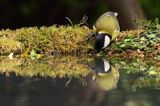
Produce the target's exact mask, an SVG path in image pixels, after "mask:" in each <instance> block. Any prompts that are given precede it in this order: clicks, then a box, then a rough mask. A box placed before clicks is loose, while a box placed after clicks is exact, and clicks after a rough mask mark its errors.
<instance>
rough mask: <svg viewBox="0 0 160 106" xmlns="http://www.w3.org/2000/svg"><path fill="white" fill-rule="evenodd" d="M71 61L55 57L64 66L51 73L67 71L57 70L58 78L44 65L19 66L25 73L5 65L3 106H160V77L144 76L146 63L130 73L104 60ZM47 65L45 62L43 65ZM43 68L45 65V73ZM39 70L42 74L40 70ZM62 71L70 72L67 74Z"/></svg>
mask: <svg viewBox="0 0 160 106" xmlns="http://www.w3.org/2000/svg"><path fill="white" fill-rule="evenodd" d="M70 58H71V59H73V57H69V58H66V59H60V60H59V58H58V59H57V60H56V59H55V58H54V59H53V58H52V60H54V61H52V62H53V63H54V62H56V63H58V64H57V65H61V67H58V66H57V68H55V67H56V66H55V64H52V65H53V66H52V65H49V66H50V67H48V70H50V71H53V70H55V69H59V70H61V71H58V70H57V71H58V72H59V73H61V74H62V72H63V75H61V74H59V73H58V72H57V71H55V72H56V73H57V74H56V75H55V73H54V74H53V73H52V72H50V71H47V72H46V71H44V70H46V68H45V66H44V65H42V64H40V65H38V66H34V67H33V66H30V64H29V66H30V67H29V66H27V65H24V63H23V64H19V63H18V66H19V67H21V68H20V69H21V71H24V70H25V72H26V73H25V72H23V73H22V72H21V71H20V70H18V69H19V68H17V64H16V65H13V67H9V68H4V66H7V65H6V63H5V62H3V64H1V68H0V70H1V75H0V106H158V105H159V104H160V89H159V84H160V83H159V78H158V77H154V76H153V75H152V76H151V77H150V76H147V75H145V76H144V75H143V74H142V73H140V72H141V71H143V70H144V67H142V66H143V65H144V63H143V65H142V64H140V66H141V70H139V69H137V70H139V71H138V73H134V74H128V71H124V69H127V68H123V67H126V66H124V65H123V67H122V68H117V67H120V65H119V64H117V63H116V65H115V64H113V63H110V62H109V61H108V60H106V59H103V58H94V59H92V60H91V59H89V60H91V61H88V59H87V62H86V60H85V59H82V58H81V59H80V58H78V59H77V58H74V59H73V60H72V61H71V60H70ZM58 60H59V61H58ZM46 62H47V61H44V60H43V63H45V64H46ZM72 62H73V63H72ZM7 63H9V62H8V61H7ZM10 63H11V62H10ZM25 63H26V61H25ZM38 63H39V61H38ZM49 63H50V61H49ZM70 63H71V64H70ZM34 64H35V63H34ZM123 64H124V63H123ZM128 64H129V63H128ZM32 65H33V64H32ZM36 65H37V64H36ZM10 66H11V65H10ZM15 66H16V67H15ZM40 66H43V69H44V70H42V68H41V67H40ZM47 66H48V63H47ZM64 66H66V67H64ZM74 66H76V67H74ZM106 66H107V67H106ZM136 66H138V65H136ZM2 67H3V68H2ZM31 67H32V68H31ZM38 67H39V68H38ZM51 67H52V68H51ZM77 67H81V68H80V69H78V68H77ZM145 67H146V66H145ZM24 68H25V69H24ZM2 69H3V71H2ZM27 69H28V70H32V71H33V73H34V74H33V73H32V74H28V73H29V72H30V71H26V70H27ZM33 69H34V70H33ZM38 69H39V70H41V71H37V70H38ZM62 69H64V70H66V69H70V70H69V71H68V72H69V73H68V74H66V73H64V70H62ZM74 69H75V70H74ZM86 69H87V70H86ZM147 69H148V68H147ZM4 70H5V71H8V73H6V72H4ZM9 70H10V71H9ZM11 70H12V71H11ZM13 70H15V71H13ZM16 70H18V71H16ZM77 70H78V71H77ZM80 70H81V71H80ZM82 70H84V71H82ZM132 70H133V69H132ZM135 70H136V69H135ZM72 71H74V72H72ZM85 71H87V72H85ZM10 72H11V73H10ZM41 72H43V74H42V73H41ZM70 73H71V74H73V76H72V75H71V74H70ZM50 74H51V75H52V76H51V75H50ZM146 76H147V77H146ZM147 78H148V80H146V79H147ZM155 78H156V81H155V80H154V79H155ZM149 79H153V80H152V81H150V80H149ZM151 82H152V83H151Z"/></svg>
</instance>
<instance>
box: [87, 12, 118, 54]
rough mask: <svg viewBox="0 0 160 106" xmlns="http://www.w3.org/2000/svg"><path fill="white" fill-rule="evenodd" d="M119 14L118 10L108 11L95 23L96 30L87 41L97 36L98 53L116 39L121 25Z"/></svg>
mask: <svg viewBox="0 0 160 106" xmlns="http://www.w3.org/2000/svg"><path fill="white" fill-rule="evenodd" d="M117 16H118V13H117V12H111V11H109V12H106V13H104V14H102V15H101V16H100V17H99V18H98V19H97V21H96V23H95V24H94V25H93V29H94V32H90V33H89V34H88V36H87V41H89V40H90V39H91V38H92V37H95V42H94V49H95V51H96V53H99V52H100V51H101V50H103V49H105V48H106V47H107V46H109V45H110V43H111V41H113V40H115V38H116V37H117V36H118V33H119V32H120V26H119V22H118V19H117Z"/></svg>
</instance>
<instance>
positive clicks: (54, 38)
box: [0, 25, 90, 54]
mask: <svg viewBox="0 0 160 106" xmlns="http://www.w3.org/2000/svg"><path fill="white" fill-rule="evenodd" d="M89 32H90V29H89V28H88V27H86V26H83V27H80V26H73V27H71V26H58V27H57V26H55V25H53V26H50V27H40V28H38V27H29V28H21V29H17V30H8V29H7V30H2V31H0V36H1V37H4V36H5V37H7V39H8V40H13V41H15V42H21V43H22V44H23V45H24V49H23V52H25V50H29V51H31V50H35V51H36V52H40V53H46V52H47V53H48V52H49V53H77V52H81V53H82V52H86V51H87V49H88V44H86V41H85V39H86V36H87V35H88V33H89ZM8 45H11V46H12V43H11V44H9V43H8ZM2 46H3V45H2ZM4 52H10V51H8V50H6V51H2V54H4Z"/></svg>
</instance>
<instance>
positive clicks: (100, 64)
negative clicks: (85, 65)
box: [89, 57, 119, 91]
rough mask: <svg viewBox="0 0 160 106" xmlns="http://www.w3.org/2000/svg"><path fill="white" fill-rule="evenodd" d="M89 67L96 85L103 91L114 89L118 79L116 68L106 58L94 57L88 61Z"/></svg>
mask: <svg viewBox="0 0 160 106" xmlns="http://www.w3.org/2000/svg"><path fill="white" fill-rule="evenodd" d="M89 69H90V70H91V71H92V74H93V75H92V78H93V80H94V81H95V82H96V84H97V86H98V87H99V88H100V89H102V90H105V91H109V90H111V89H115V88H116V87H117V82H118V79H119V72H118V69H117V68H116V67H115V66H113V65H112V64H111V63H109V62H108V61H107V60H105V59H103V58H100V57H95V58H94V59H93V61H91V62H90V63H89Z"/></svg>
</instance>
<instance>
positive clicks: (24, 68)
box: [0, 56, 88, 78]
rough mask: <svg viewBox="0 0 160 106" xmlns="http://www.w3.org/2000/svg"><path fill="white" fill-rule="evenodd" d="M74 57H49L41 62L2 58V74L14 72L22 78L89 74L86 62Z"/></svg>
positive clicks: (0, 71) (0, 62)
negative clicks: (83, 62)
mask: <svg viewBox="0 0 160 106" xmlns="http://www.w3.org/2000/svg"><path fill="white" fill-rule="evenodd" d="M83 59H85V58H82V59H79V58H77V57H74V56H66V57H48V58H45V59H43V60H41V61H37V60H35V61H33V60H31V59H28V60H18V59H17V60H16V59H13V60H10V59H8V58H4V57H3V58H1V61H0V64H1V67H0V73H7V74H9V72H13V73H15V74H16V75H18V76H19V75H20V76H27V77H32V76H41V77H52V78H55V77H80V76H86V75H87V74H88V70H87V66H86V65H84V64H82V63H81V62H82V61H84V60H83Z"/></svg>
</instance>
